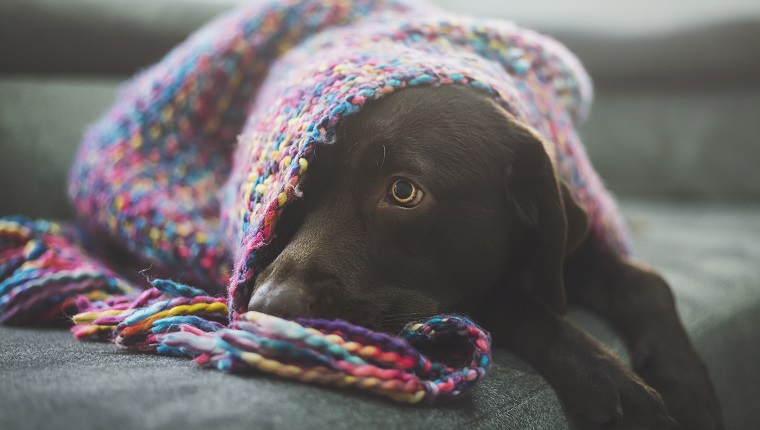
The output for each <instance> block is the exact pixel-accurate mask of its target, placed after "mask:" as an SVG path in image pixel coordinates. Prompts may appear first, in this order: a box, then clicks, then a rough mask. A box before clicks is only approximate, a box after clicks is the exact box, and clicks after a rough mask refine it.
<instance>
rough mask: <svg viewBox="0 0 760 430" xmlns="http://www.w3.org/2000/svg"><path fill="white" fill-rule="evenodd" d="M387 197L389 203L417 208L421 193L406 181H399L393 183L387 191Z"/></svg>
mask: <svg viewBox="0 0 760 430" xmlns="http://www.w3.org/2000/svg"><path fill="white" fill-rule="evenodd" d="M388 197H389V198H390V200H391V202H392V203H394V204H396V205H399V206H403V207H412V206H417V205H418V204H419V203H420V200H422V192H421V191H420V190H418V189H417V187H416V186H415V185H414V184H413V183H411V182H410V181H408V180H406V179H399V180H396V181H395V182H393V184H392V185H391V187H390V189H389V190H388Z"/></svg>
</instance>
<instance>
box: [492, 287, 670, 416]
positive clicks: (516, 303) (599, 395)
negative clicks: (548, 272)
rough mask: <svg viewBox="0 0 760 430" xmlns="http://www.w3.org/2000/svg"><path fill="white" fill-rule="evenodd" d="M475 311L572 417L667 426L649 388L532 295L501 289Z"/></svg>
mask: <svg viewBox="0 0 760 430" xmlns="http://www.w3.org/2000/svg"><path fill="white" fill-rule="evenodd" d="M481 309H483V310H485V314H483V315H481V316H480V318H481V321H482V322H483V323H484V324H485V326H486V327H488V329H489V330H490V332H491V335H492V336H493V339H494V343H495V344H496V345H499V346H503V347H506V348H508V349H509V350H511V351H512V352H514V353H516V354H517V355H519V356H520V357H521V358H523V359H524V360H525V361H526V362H528V363H529V364H530V365H531V366H533V368H535V369H536V370H537V371H538V372H539V373H540V374H541V375H542V376H543V377H544V378H545V379H546V380H547V382H549V384H550V385H551V386H552V387H553V388H554V389H555V391H556V392H557V395H558V396H559V398H560V400H562V401H563V403H564V404H565V405H566V407H567V408H568V410H569V411H570V412H571V413H572V414H573V415H574V416H576V417H577V418H580V419H581V420H583V421H584V422H586V421H588V422H591V423H592V424H596V425H601V426H602V427H603V428H615V429H669V428H672V426H673V420H672V419H671V418H670V417H669V416H668V412H667V410H666V407H665V404H664V403H663V401H662V399H661V397H660V395H659V394H658V393H657V392H656V391H655V390H654V389H652V388H651V387H649V386H648V385H647V384H646V383H644V382H643V381H642V380H641V378H639V377H638V376H637V375H636V374H634V373H633V372H632V371H631V370H630V369H629V368H628V367H627V366H626V365H625V364H624V363H623V362H621V361H620V359H618V358H617V357H616V356H615V354H614V353H613V352H612V351H611V350H609V349H608V348H607V347H605V346H604V345H603V344H602V343H601V342H599V341H597V340H596V339H594V338H593V337H591V336H590V335H588V334H587V333H586V332H585V331H583V330H582V329H580V328H579V327H577V326H576V325H575V324H573V323H572V322H570V321H569V320H567V319H566V318H565V317H564V316H561V315H558V314H556V313H554V312H553V311H551V310H550V309H549V307H548V306H546V305H545V304H544V303H542V302H541V301H540V300H539V299H537V298H536V297H532V296H530V295H529V294H527V293H525V292H523V291H521V290H520V289H517V288H501V289H498V290H497V291H495V292H494V296H491V297H489V298H488V303H487V305H485V306H484V307H482V308H481Z"/></svg>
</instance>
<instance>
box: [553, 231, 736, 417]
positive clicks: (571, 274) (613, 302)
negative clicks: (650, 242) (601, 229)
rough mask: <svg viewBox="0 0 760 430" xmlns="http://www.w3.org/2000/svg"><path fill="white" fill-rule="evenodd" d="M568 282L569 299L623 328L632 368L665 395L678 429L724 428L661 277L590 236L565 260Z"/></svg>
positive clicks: (702, 368) (705, 375)
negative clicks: (601, 246)
mask: <svg viewBox="0 0 760 430" xmlns="http://www.w3.org/2000/svg"><path fill="white" fill-rule="evenodd" d="M565 285H566V291H567V294H568V300H569V301H570V302H571V303H574V304H577V305H580V306H583V307H586V308H588V309H590V310H592V311H594V312H596V313H598V314H599V315H601V316H603V317H605V318H606V319H608V320H609V321H611V322H612V323H613V325H615V326H616V328H618V329H619V330H620V332H621V334H622V335H623V337H624V339H625V341H626V343H627V344H628V346H629V348H630V351H631V359H632V367H633V370H634V371H635V372H636V373H637V374H638V375H639V376H641V378H642V379H643V380H644V381H646V383H647V384H649V385H650V386H652V387H653V388H655V389H656V390H657V391H658V392H659V393H660V394H661V395H662V397H663V399H664V401H665V404H666V406H667V408H668V411H669V412H670V414H671V416H673V417H674V418H675V419H676V421H678V423H679V425H678V428H681V429H721V428H723V424H722V419H721V415H720V406H719V404H718V400H717V396H716V395H715V391H714V389H713V386H712V383H711V382H710V379H709V376H708V373H707V368H706V367H705V365H704V363H703V362H702V360H701V359H700V358H699V356H698V355H697V352H696V351H695V349H694V347H693V346H692V344H691V342H690V341H689V338H688V336H687V334H686V331H685V329H684V327H683V326H682V324H681V322H680V320H679V318H678V315H677V313H676V309H675V302H674V299H673V295H672V293H671V291H670V287H669V286H668V284H667V283H666V282H665V281H664V280H663V279H662V277H661V276H659V275H658V274H657V273H655V272H654V271H652V270H651V269H649V268H647V267H645V266H644V265H642V264H639V263H636V262H634V261H632V260H630V259H626V258H621V257H619V256H616V255H612V254H610V253H607V252H604V251H602V250H601V249H599V248H598V247H597V246H596V245H594V244H593V242H592V241H590V240H587V241H586V242H585V243H584V245H583V246H581V248H580V249H579V250H578V251H577V252H575V253H574V254H573V255H572V256H571V257H570V258H569V259H568V260H567V261H566V264H565Z"/></svg>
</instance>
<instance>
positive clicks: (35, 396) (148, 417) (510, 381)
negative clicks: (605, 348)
mask: <svg viewBox="0 0 760 430" xmlns="http://www.w3.org/2000/svg"><path fill="white" fill-rule="evenodd" d="M623 209H624V212H625V213H627V214H628V217H629V220H630V222H631V224H632V226H633V227H634V234H635V239H636V243H637V246H638V249H639V252H640V255H641V256H642V258H643V260H644V261H648V262H650V263H653V264H655V265H656V266H657V268H658V269H660V270H661V271H662V272H663V273H664V274H665V277H666V278H667V279H668V280H669V281H670V283H671V284H672V286H673V289H674V291H675V294H676V297H677V304H678V309H679V311H680V313H681V316H682V319H683V321H684V323H685V325H686V327H687V329H688V331H689V333H690V334H691V336H692V337H693V339H694V342H695V343H696V346H697V349H698V350H699V351H700V353H701V354H702V356H703V357H704V359H705V361H706V363H707V365H708V367H709V369H710V372H711V374H712V377H713V380H714V382H715V385H716V389H717V391H718V395H719V397H720V400H721V402H722V404H723V411H724V416H725V420H726V424H727V428H728V429H748V428H758V427H760V416H758V415H757V414H756V413H754V411H753V407H754V405H757V403H758V402H760V390H758V388H757V387H760V372H758V371H757V369H756V364H757V363H758V362H760V345H758V343H757V342H756V341H755V340H756V339H755V338H756V332H757V330H756V329H755V327H757V326H758V325H759V324H760V288H758V285H760V272H758V270H757V261H758V260H760V244H758V243H757V241H756V240H753V238H756V237H758V234H759V233H760V221H758V220H760V206H752V207H739V206H720V205H711V204H692V205H686V206H683V205H677V204H672V203H651V202H639V201H625V202H623ZM694 232H699V234H695V233H694ZM571 318H572V319H573V320H574V321H576V322H577V323H579V324H580V325H581V326H583V327H585V328H586V329H587V330H589V331H590V332H591V333H593V334H594V335H596V336H597V337H599V338H600V339H602V340H603V341H605V342H606V343H608V344H609V345H610V346H611V347H612V348H613V349H614V350H615V351H617V352H618V353H619V354H621V355H623V356H624V357H626V351H625V347H624V345H623V342H622V340H621V339H620V338H619V337H618V336H617V335H616V334H615V331H614V330H612V329H611V328H610V327H609V326H608V325H607V324H605V323H604V322H603V321H601V320H600V319H598V318H597V317H595V316H593V315H591V314H589V313H587V312H585V311H581V310H573V311H572V312H571ZM0 380H2V381H3V382H4V388H5V389H4V390H2V391H0V426H2V427H3V428H13V429H19V430H22V429H37V428H43V427H51V426H52V425H51V424H54V426H55V427H60V428H79V429H90V428H92V429H97V428H103V427H106V426H107V427H108V428H111V429H122V428H123V429H128V428H145V429H154V428H156V429H158V428H160V429H175V428H176V429H184V428H200V427H207V426H214V427H230V428H232V427H236V428H238V427H251V428H282V429H298V428H336V429H352V428H367V429H373V428H377V429H386V428H407V427H408V428H468V429H470V428H471V429H492V428H505V429H567V428H576V429H580V428H583V427H582V426H580V425H573V424H572V423H569V422H568V419H567V417H566V416H565V414H564V412H563V409H562V406H561V404H560V403H559V402H558V400H557V397H556V396H555V394H554V392H553V390H552V389H551V388H550V387H549V386H548V385H547V384H546V383H545V382H544V381H543V379H542V378H541V377H540V375H538V374H536V372H535V371H533V370H532V369H531V368H530V367H529V366H527V365H526V364H525V363H524V362H522V361H521V360H520V359H518V358H516V357H515V356H514V355H512V354H511V353H509V352H507V351H503V350H496V351H495V354H494V368H493V370H492V372H491V374H490V376H488V377H486V379H485V380H484V381H483V382H482V383H481V384H480V385H479V386H478V387H477V388H476V389H475V390H474V392H473V393H472V394H471V395H470V396H468V397H467V398H465V399H463V400H462V401H460V402H456V403H452V404H449V405H442V406H435V407H426V406H411V407H410V406H405V405H398V404H394V403H391V402H390V401H387V400H383V399H378V398H375V397H372V396H369V395H366V394H364V393H358V392H356V391H347V390H337V389H327V388H321V387H317V386H311V385H304V384H300V383H296V382H291V381H284V380H280V379H276V378H273V377H269V376H263V375H252V376H235V375H228V374H224V373H222V372H216V371H208V370H200V369H197V368H194V366H193V365H192V362H190V361H189V360H186V359H178V358H170V357H163V356H154V355H144V354H133V353H127V352H124V351H122V350H119V349H117V348H116V347H115V346H112V345H107V344H95V343H84V342H79V341H77V340H75V339H74V338H73V337H71V335H69V334H68V333H67V332H66V331H64V330H60V329H59V330H55V329H32V328H13V327H0Z"/></svg>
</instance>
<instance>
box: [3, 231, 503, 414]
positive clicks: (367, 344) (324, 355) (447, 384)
mask: <svg viewBox="0 0 760 430" xmlns="http://www.w3.org/2000/svg"><path fill="white" fill-rule="evenodd" d="M150 282H151V284H152V285H153V288H150V289H148V290H145V291H142V292H141V291H139V290H137V289H136V288H134V287H133V286H131V285H130V284H128V283H127V282H125V281H123V280H122V279H120V278H119V277H118V276H117V275H116V274H115V273H113V272H112V271H110V270H109V269H108V268H106V267H105V266H104V265H101V264H99V263H98V262H97V261H96V260H93V259H92V257H90V256H89V255H87V254H86V253H85V251H84V250H83V249H82V248H81V247H80V246H79V245H78V244H77V241H76V239H75V238H74V237H73V236H67V235H66V234H65V232H64V228H62V227H61V226H59V225H58V224H55V223H51V222H47V221H41V220H38V221H34V220H31V219H29V218H25V217H6V218H0V321H2V322H3V323H9V324H47V323H51V322H55V321H59V322H64V321H68V318H67V317H66V315H71V314H73V313H75V312H78V313H76V315H74V316H73V317H72V318H71V320H72V321H73V322H74V326H73V327H72V328H71V331H72V333H73V334H74V336H75V337H77V338H78V339H81V340H90V341H112V342H114V343H115V344H116V345H119V346H121V347H124V348H127V349H130V350H133V351H146V352H156V353H159V354H166V355H175V356H184V357H191V358H193V359H194V360H195V362H196V363H197V364H198V365H200V366H203V367H213V368H216V369H219V370H222V371H225V372H231V373H249V372H257V371H260V372H266V373H271V374H274V375H278V376H280V377H284V378H289V379H294V380H298V381H301V382H306V383H315V384H322V385H331V386H336V387H353V388H357V389H361V390H365V391H368V392H371V393H375V394H379V395H382V396H386V397H388V398H390V399H393V400H395V401H399V402H405V403H419V402H427V403H435V402H441V401H446V400H453V399H456V398H459V397H461V396H462V395H463V394H465V393H467V392H468V391H469V390H470V389H471V388H472V387H473V386H474V385H475V384H476V383H477V382H478V381H479V380H481V379H482V378H483V377H484V376H485V374H486V372H487V371H488V370H489V369H490V367H491V355H490V346H491V339H490V335H489V334H488V333H487V332H485V331H484V330H482V329H481V328H480V327H478V326H477V325H475V324H474V323H473V322H472V321H470V320H469V319H467V318H465V317H461V316H439V317H434V318H430V319H428V320H426V321H422V322H419V323H410V324H408V325H407V326H406V327H405V328H404V329H403V330H402V332H401V333H400V334H399V337H394V336H390V335H387V334H384V333H379V332H373V331H371V330H369V329H366V328H363V327H359V326H355V325H352V324H349V323H347V322H345V321H340V320H336V321H327V320H320V319H297V320H294V321H288V320H284V319H281V318H277V317H274V316H272V315H266V314H262V313H258V312H247V313H244V314H242V315H240V317H239V319H236V320H233V321H230V320H229V314H230V313H229V307H228V302H227V298H226V297H211V296H208V295H206V293H205V292H204V291H203V290H200V289H198V288H195V287H191V286H188V285H184V284H181V283H178V282H174V281H171V280H165V279H154V280H152V281H150ZM422 351H426V352H429V356H426V355H424V354H423V353H422Z"/></svg>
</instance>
